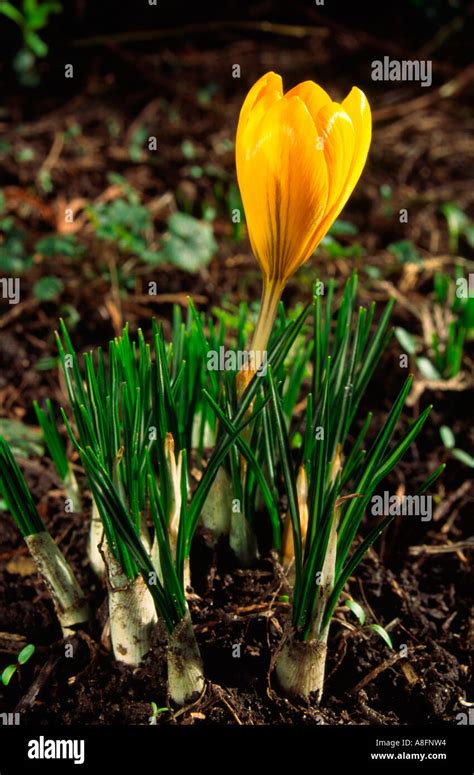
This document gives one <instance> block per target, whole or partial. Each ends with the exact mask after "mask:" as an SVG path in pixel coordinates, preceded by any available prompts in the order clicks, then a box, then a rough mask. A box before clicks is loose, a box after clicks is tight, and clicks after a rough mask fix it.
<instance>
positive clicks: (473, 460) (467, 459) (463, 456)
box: [451, 449, 474, 468]
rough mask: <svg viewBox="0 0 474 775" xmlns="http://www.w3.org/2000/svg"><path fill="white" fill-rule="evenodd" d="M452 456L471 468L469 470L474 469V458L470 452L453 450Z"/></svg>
mask: <svg viewBox="0 0 474 775" xmlns="http://www.w3.org/2000/svg"><path fill="white" fill-rule="evenodd" d="M451 456H452V457H454V458H456V460H459V462H460V463H464V465H466V466H469V468H474V457H472V455H470V454H469V453H468V452H464V450H462V449H453V450H451Z"/></svg>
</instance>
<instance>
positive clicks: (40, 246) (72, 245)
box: [35, 234, 85, 258]
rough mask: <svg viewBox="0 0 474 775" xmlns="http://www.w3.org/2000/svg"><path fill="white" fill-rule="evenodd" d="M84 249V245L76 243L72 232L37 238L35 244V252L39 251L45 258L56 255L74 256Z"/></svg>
mask: <svg viewBox="0 0 474 775" xmlns="http://www.w3.org/2000/svg"><path fill="white" fill-rule="evenodd" d="M84 250H85V247H84V246H83V245H79V244H78V242H77V239H76V237H75V235H74V234H52V235H51V236H50V237H43V238H42V239H40V240H38V242H37V243H36V245H35V253H39V254H40V255H42V256H45V257H46V258H50V257H51V256H58V255H60V256H66V257H67V258H76V257H77V256H79V255H80V254H81V253H83V252H84Z"/></svg>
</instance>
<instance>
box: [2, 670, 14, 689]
mask: <svg viewBox="0 0 474 775" xmlns="http://www.w3.org/2000/svg"><path fill="white" fill-rule="evenodd" d="M16 671H17V665H8V667H6V668H5V670H4V671H3V673H2V684H3V685H4V686H8V684H9V683H10V681H11V680H12V678H13V676H14V675H15V673H16Z"/></svg>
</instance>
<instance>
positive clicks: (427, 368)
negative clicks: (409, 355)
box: [416, 357, 441, 381]
mask: <svg viewBox="0 0 474 775" xmlns="http://www.w3.org/2000/svg"><path fill="white" fill-rule="evenodd" d="M416 365H417V366H418V369H419V370H420V374H421V376H422V377H424V378H425V379H427V380H430V381H431V380H438V379H441V374H440V373H439V371H438V370H437V369H436V368H435V367H434V366H433V364H432V363H431V361H430V360H428V358H424V357H422V358H417V359H416Z"/></svg>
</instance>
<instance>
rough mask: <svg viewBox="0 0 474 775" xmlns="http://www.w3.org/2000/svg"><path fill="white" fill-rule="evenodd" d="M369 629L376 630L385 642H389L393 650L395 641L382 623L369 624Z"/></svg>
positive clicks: (388, 644)
mask: <svg viewBox="0 0 474 775" xmlns="http://www.w3.org/2000/svg"><path fill="white" fill-rule="evenodd" d="M367 629H369V630H373V631H374V632H376V633H377V635H379V636H380V637H381V638H382V640H383V641H384V643H386V644H387V646H388V647H389V649H391V650H392V651H393V643H392V639H391V637H390V635H389V634H388V632H387V630H385V629H384V628H383V627H382V626H381V625H380V624H369V626H368V628H367Z"/></svg>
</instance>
